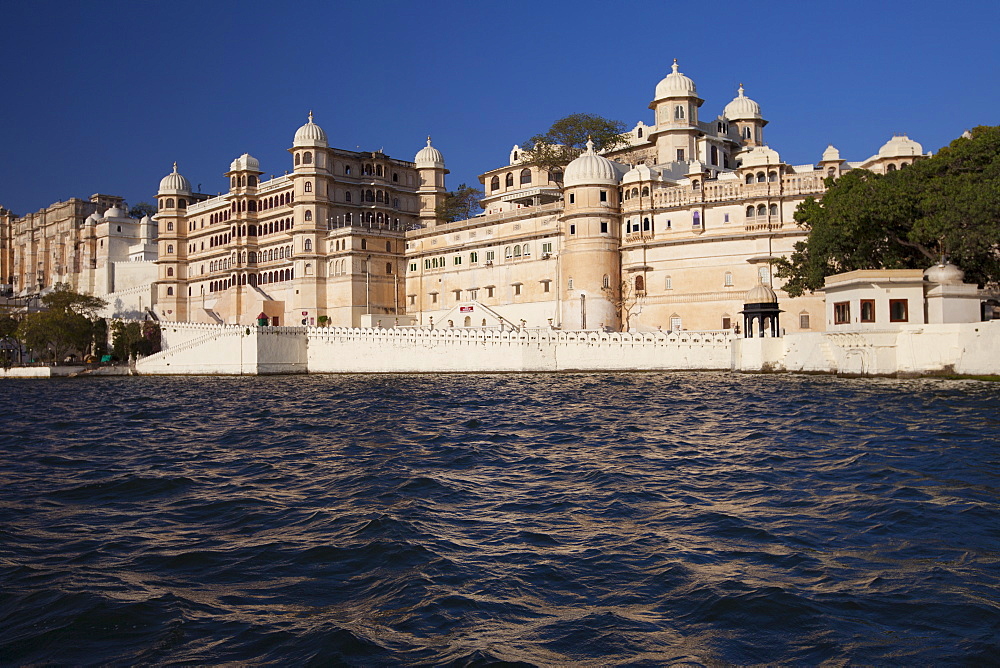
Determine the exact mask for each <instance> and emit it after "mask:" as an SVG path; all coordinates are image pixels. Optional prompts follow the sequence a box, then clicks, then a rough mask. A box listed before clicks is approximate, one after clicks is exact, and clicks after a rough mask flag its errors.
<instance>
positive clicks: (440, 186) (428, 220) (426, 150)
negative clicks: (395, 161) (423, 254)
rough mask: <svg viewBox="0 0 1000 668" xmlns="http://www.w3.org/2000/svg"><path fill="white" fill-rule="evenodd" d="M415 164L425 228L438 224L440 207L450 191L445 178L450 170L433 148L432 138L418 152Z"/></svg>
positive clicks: (441, 156)
mask: <svg viewBox="0 0 1000 668" xmlns="http://www.w3.org/2000/svg"><path fill="white" fill-rule="evenodd" d="M413 162H415V163H417V174H418V176H419V178H420V186H419V187H418V189H417V195H418V196H419V197H420V222H421V224H423V225H424V226H425V227H428V226H431V225H436V224H437V213H436V212H435V211H436V209H437V207H438V205H439V204H441V203H443V202H444V198H445V197H447V195H448V191H447V190H446V189H445V185H444V176H445V174H448V173H449V172H448V170H447V169H445V166H444V156H443V155H441V151H439V150H437V149H436V148H434V147H433V146H431V138H430V137H428V138H427V146H424V147H423V148H422V149H420V150H419V151H417V155H416V157H414V158H413Z"/></svg>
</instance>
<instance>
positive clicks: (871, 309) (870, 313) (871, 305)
mask: <svg viewBox="0 0 1000 668" xmlns="http://www.w3.org/2000/svg"><path fill="white" fill-rule="evenodd" d="M861 322H875V300H874V299H862V300H861Z"/></svg>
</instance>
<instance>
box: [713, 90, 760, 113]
mask: <svg viewBox="0 0 1000 668" xmlns="http://www.w3.org/2000/svg"><path fill="white" fill-rule="evenodd" d="M722 115H723V116H725V117H726V118H727V119H729V120H730V121H758V120H762V117H761V115H760V105H759V104H757V103H756V102H754V101H753V100H751V99H750V98H749V97H747V96H746V95H744V94H743V84H740V90H739V93H738V94H737V95H736V97H734V98H733V100H732V102H730V103H729V104H727V105H726V108H725V109H723V110H722Z"/></svg>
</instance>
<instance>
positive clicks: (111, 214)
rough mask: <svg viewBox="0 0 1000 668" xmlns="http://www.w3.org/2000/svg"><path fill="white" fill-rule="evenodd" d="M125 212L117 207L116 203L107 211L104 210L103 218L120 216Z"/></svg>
mask: <svg viewBox="0 0 1000 668" xmlns="http://www.w3.org/2000/svg"><path fill="white" fill-rule="evenodd" d="M124 215H125V212H124V211H122V210H121V209H119V208H118V205H117V204H115V205H112V206H111V208H109V209H108V210H107V211H105V212H104V218H105V219H108V218H122V217H123V216H124Z"/></svg>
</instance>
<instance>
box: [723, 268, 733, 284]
mask: <svg viewBox="0 0 1000 668" xmlns="http://www.w3.org/2000/svg"><path fill="white" fill-rule="evenodd" d="M723 284H724V285H725V286H726V287H727V288H731V287H733V272H731V271H727V272H726V275H725V277H724V279H723Z"/></svg>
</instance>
